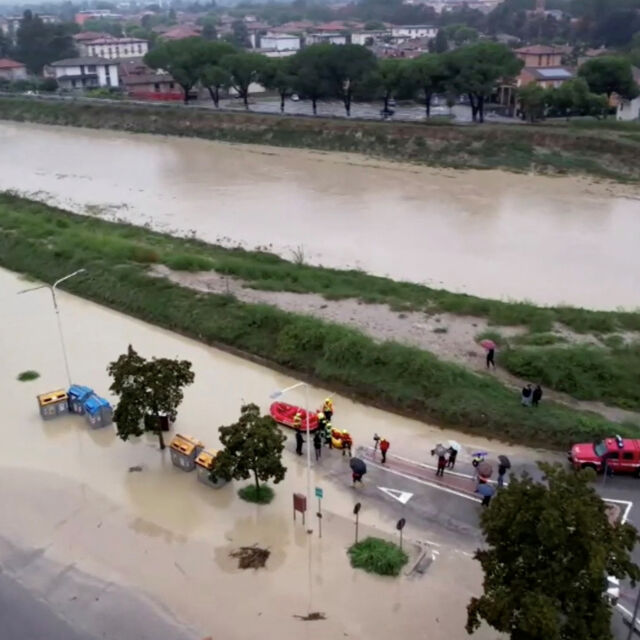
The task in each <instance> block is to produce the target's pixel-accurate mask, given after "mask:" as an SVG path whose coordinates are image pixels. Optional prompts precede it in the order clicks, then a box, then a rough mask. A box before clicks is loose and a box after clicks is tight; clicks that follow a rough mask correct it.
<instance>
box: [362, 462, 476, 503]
mask: <svg viewBox="0 0 640 640" xmlns="http://www.w3.org/2000/svg"><path fill="white" fill-rule="evenodd" d="M368 464H370V465H371V466H372V467H377V468H378V469H384V470H385V471H386V472H387V473H393V474H394V475H396V476H400V477H401V478H405V479H406V480H411V481H412V482H418V483H420V484H424V485H426V486H427V487H433V488H434V489H440V491H444V492H446V493H451V494H453V495H454V496H458V497H460V498H466V499H467V500H471V501H472V502H482V500H481V499H480V498H476V497H475V496H470V495H467V494H466V493H461V492H460V491H456V490H455V489H449V487H443V486H442V485H439V484H436V483H435V482H429V481H428V480H422V479H420V478H415V477H414V476H410V475H407V474H406V473H401V472H400V471H396V470H395V469H389V467H386V466H384V465H381V464H377V463H375V462H371V461H369V463H368Z"/></svg>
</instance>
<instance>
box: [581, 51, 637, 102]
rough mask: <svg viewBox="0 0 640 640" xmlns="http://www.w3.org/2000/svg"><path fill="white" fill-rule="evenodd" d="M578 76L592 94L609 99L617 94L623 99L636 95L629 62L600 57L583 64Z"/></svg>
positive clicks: (616, 58) (612, 57)
mask: <svg viewBox="0 0 640 640" xmlns="http://www.w3.org/2000/svg"><path fill="white" fill-rule="evenodd" d="M578 75H579V76H580V77H581V78H584V79H585V80H586V81H587V84H588V85H589V89H591V91H592V92H593V93H604V94H606V96H607V97H611V94H612V93H614V92H615V93H617V94H618V95H619V96H622V97H623V98H627V99H632V98H635V97H636V96H637V95H638V93H639V90H638V85H637V84H636V83H635V81H634V79H633V73H632V70H631V63H630V62H629V60H627V59H626V58H623V57H618V56H600V57H598V58H592V59H591V60H588V61H587V62H585V63H584V64H583V65H582V66H581V67H580V69H578Z"/></svg>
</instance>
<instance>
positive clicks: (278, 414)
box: [269, 402, 318, 431]
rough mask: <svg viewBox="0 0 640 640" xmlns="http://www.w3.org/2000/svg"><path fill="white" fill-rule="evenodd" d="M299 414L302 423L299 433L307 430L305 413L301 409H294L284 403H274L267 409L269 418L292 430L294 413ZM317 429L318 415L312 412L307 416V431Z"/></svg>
mask: <svg viewBox="0 0 640 640" xmlns="http://www.w3.org/2000/svg"><path fill="white" fill-rule="evenodd" d="M298 411H299V412H300V415H301V416H302V423H301V425H300V430H301V431H306V430H307V412H306V411H305V410H304V409H303V408H302V407H296V406H294V405H292V404H287V403H286V402H274V403H273V404H272V405H271V407H269V413H271V417H272V418H273V419H274V420H275V421H276V422H277V423H279V424H282V425H284V426H285V427H289V428H290V429H294V428H295V427H294V426H293V419H294V417H295V415H296V413H298ZM317 428H318V415H317V413H315V412H312V413H311V414H310V415H309V431H315V430H316V429H317Z"/></svg>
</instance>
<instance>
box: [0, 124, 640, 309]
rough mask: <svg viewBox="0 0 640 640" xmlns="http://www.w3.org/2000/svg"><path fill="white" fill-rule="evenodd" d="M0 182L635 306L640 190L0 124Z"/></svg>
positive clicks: (425, 270)
mask: <svg viewBox="0 0 640 640" xmlns="http://www.w3.org/2000/svg"><path fill="white" fill-rule="evenodd" d="M0 145H2V148H3V149H10V150H11V153H2V154H0V189H15V190H18V191H20V192H22V193H26V194H29V195H31V196H33V197H39V198H41V199H43V200H46V201H48V202H53V203H56V204H59V205H60V206H63V207H66V208H70V209H73V210H75V211H78V212H83V213H91V214H97V215H103V216H105V217H118V218H122V219H124V220H127V221H130V222H133V223H135V224H148V225H151V226H152V227H154V228H157V229H160V230H164V231H170V232H174V233H181V234H190V233H196V234H197V236H198V237H199V238H201V239H204V240H207V241H211V242H221V243H224V244H229V245H236V244H241V245H242V246H245V247H248V248H253V247H256V246H261V247H266V248H268V249H270V250H272V251H275V252H277V253H279V254H281V255H283V256H285V257H288V258H291V257H292V252H294V251H295V250H296V249H297V248H302V250H303V252H304V257H305V260H306V261H308V262H311V263H314V264H324V265H326V266H333V267H357V268H362V269H364V270H366V271H368V272H371V273H375V274H378V275H389V276H391V277H393V278H395V279H404V280H410V281H414V282H423V283H426V284H429V285H432V286H436V287H443V288H445V289H449V290H454V291H464V292H467V293H473V294H477V295H481V296H486V297H501V298H510V299H520V300H521V299H527V300H532V301H535V302H538V303H543V304H558V303H568V304H572V305H580V306H587V307H592V308H600V309H612V308H616V307H625V308H636V307H640V286H638V285H639V278H638V275H637V274H638V272H639V270H640V252H638V251H637V250H636V249H637V238H639V237H640V192H639V191H637V190H634V189H632V188H631V187H622V186H608V185H600V184H594V183H592V182H590V181H588V180H579V179H574V178H544V177H539V176H523V175H514V174H508V173H502V172H497V171H483V172H478V171H475V172H455V171H451V170H434V169H428V168H424V167H416V166H410V165H401V164H384V163H381V162H376V161H369V160H366V159H365V158H363V157H360V156H349V155H344V154H327V153H320V152H307V151H298V150H289V149H276V148H269V147H248V146H239V145H238V146H233V145H226V144H221V143H213V142H209V141H203V140H196V139H180V138H170V137H161V136H145V135H134V134H126V133H118V132H108V131H91V130H81V129H72V128H63V127H45V126H38V125H31V124H18V123H8V122H2V123H0Z"/></svg>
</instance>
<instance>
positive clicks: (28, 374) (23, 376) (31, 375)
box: [18, 369, 40, 382]
mask: <svg viewBox="0 0 640 640" xmlns="http://www.w3.org/2000/svg"><path fill="white" fill-rule="evenodd" d="M39 377H40V374H39V373H38V372H37V371H33V370H32V369H27V371H23V372H22V373H19V374H18V380H20V382H29V381H30V380H36V379H37V378H39Z"/></svg>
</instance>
